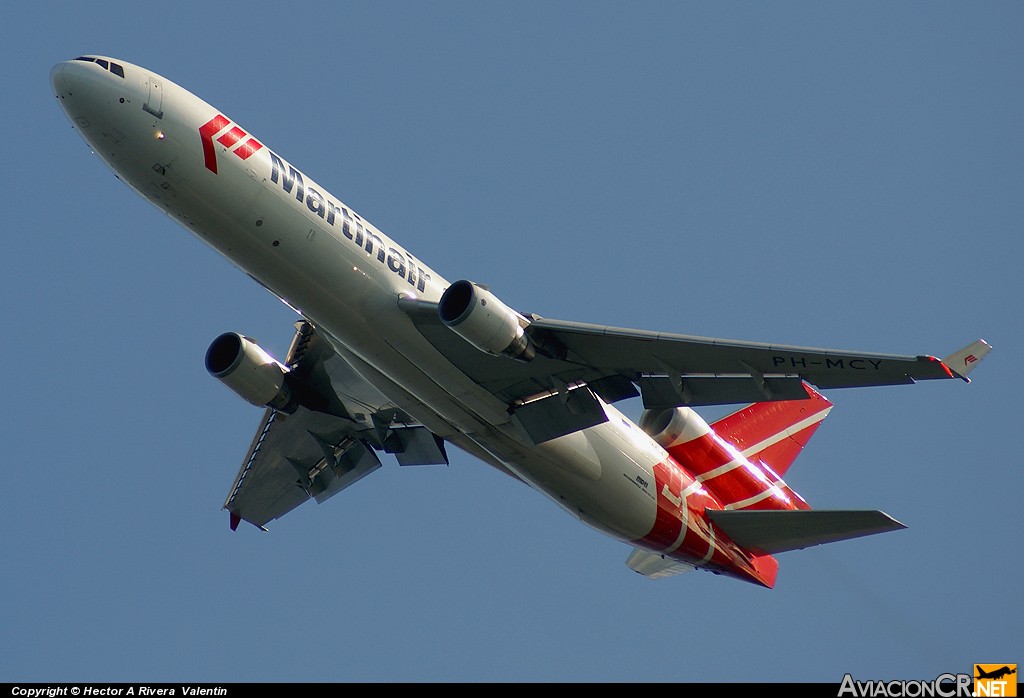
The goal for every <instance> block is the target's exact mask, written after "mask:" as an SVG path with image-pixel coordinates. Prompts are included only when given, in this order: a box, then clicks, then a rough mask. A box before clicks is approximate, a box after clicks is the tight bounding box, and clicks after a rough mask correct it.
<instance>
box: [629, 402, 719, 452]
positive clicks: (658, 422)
mask: <svg viewBox="0 0 1024 698" xmlns="http://www.w3.org/2000/svg"><path fill="white" fill-rule="evenodd" d="M639 426H640V428H641V429H642V430H643V431H645V432H646V433H647V435H648V436H650V437H651V438H652V439H654V440H655V441H657V442H658V445H659V446H661V447H662V448H665V449H668V448H671V447H672V446H674V445H675V444H678V443H683V442H685V441H692V440H693V439H696V438H698V437H701V436H704V435H705V434H707V433H708V432H710V431H711V427H709V426H708V423H707V422H705V421H704V418H703V417H701V416H700V415H699V414H697V413H696V412H694V411H693V410H692V409H690V408H689V407H669V408H664V409H656V410H644V411H643V414H641V415H640V422H639Z"/></svg>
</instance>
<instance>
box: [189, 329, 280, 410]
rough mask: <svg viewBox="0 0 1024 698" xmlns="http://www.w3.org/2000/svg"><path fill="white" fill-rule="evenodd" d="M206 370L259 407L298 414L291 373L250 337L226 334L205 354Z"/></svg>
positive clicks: (235, 333)
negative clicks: (290, 379) (289, 376)
mask: <svg viewBox="0 0 1024 698" xmlns="http://www.w3.org/2000/svg"><path fill="white" fill-rule="evenodd" d="M206 370H207V371H209V372H210V375H211V376H213V377H214V378H217V379H218V380H220V381H221V382H222V383H224V385H226V386H228V387H229V388H231V389H232V390H233V391H235V393H237V394H238V395H240V396H241V397H242V398H243V399H245V400H246V401H247V402H249V403H251V404H253V405H256V406H257V407H272V408H274V409H275V410H278V411H279V412H287V413H288V414H291V413H293V412H295V409H296V407H297V401H296V400H295V398H294V396H293V392H292V388H291V386H290V385H289V381H288V380H287V378H288V369H287V368H285V367H284V366H282V365H281V364H280V363H279V362H278V361H277V360H275V359H274V358H273V357H272V356H270V354H268V353H267V352H265V351H264V350H263V348H262V347H260V345H258V344H256V342H254V341H252V340H251V339H249V338H248V337H243V336H242V335H240V334H238V333H237V332H225V333H224V334H222V335H221V336H219V337H217V339H215V340H213V343H212V344H210V348H209V349H207V350H206Z"/></svg>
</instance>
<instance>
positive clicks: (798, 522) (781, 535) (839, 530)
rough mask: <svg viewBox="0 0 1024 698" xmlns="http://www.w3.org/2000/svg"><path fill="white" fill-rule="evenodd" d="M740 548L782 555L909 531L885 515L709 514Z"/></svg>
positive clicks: (828, 512)
mask: <svg viewBox="0 0 1024 698" xmlns="http://www.w3.org/2000/svg"><path fill="white" fill-rule="evenodd" d="M705 513H706V514H707V515H708V517H709V518H710V519H711V520H712V521H713V522H714V524H715V525H716V526H717V527H718V528H720V529H722V531H723V532H724V533H725V534H726V535H727V536H729V537H730V538H731V539H732V540H733V542H735V543H736V544H737V545H739V546H741V547H743V548H746V549H747V550H751V551H754V552H757V553H769V554H774V553H782V552H786V551H788V550H799V549H801V548H810V547H812V546H815V545H822V544H824V543H834V542H836V541H841V540H849V539H850V538H859V537H861V536H870V535H874V534H876V533H886V532H888V531H898V530H900V529H903V528H906V526H904V525H903V524H901V523H900V522H899V521H897V520H896V519H894V518H892V517H891V516H889V515H888V514H886V513H885V512H881V511H846V510H815V509H812V510H807V511H794V510H760V511H750V510H746V511H736V510H723V509H718V510H710V509H709V510H707V511H706V512H705Z"/></svg>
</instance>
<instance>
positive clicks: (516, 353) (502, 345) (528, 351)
mask: <svg viewBox="0 0 1024 698" xmlns="http://www.w3.org/2000/svg"><path fill="white" fill-rule="evenodd" d="M437 310H438V314H439V315H440V316H441V322H443V323H444V324H445V325H447V326H448V327H450V328H451V329H452V330H454V331H455V333H456V334H458V335H459V336H460V337H462V338H463V339H465V340H466V341H467V342H469V343H470V344H472V345H473V346H474V347H476V348H477V349H479V350H480V351H483V352H487V353H488V354H493V355H494V356H510V357H512V358H513V359H518V360H520V361H529V360H530V359H532V358H533V357H534V356H535V355H536V349H535V348H534V346H533V342H532V341H531V340H530V338H529V336H527V334H526V332H525V331H524V328H525V327H526V326H527V325H528V324H529V323H528V321H527V320H526V318H524V317H522V316H521V315H519V313H517V312H515V311H514V310H512V309H511V308H509V307H508V306H507V305H505V304H504V303H502V302H501V301H500V300H498V298H497V296H495V295H494V294H493V293H491V292H490V291H488V290H487V289H485V288H483V287H481V286H477V285H476V284H474V283H473V282H472V281H456V282H455V283H453V284H452V285H451V286H449V287H448V288H447V289H446V290H445V292H444V295H442V296H441V300H440V302H439V303H438V306H437Z"/></svg>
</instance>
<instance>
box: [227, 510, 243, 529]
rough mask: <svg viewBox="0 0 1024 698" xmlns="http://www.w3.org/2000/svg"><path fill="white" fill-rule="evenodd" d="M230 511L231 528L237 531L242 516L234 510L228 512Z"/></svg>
mask: <svg viewBox="0 0 1024 698" xmlns="http://www.w3.org/2000/svg"><path fill="white" fill-rule="evenodd" d="M228 513H229V514H230V519H229V522H228V523H229V525H230V526H231V530H232V531H237V530H238V524H239V523H240V522H241V520H242V517H241V516H239V515H238V514H236V513H235V512H233V511H232V512H228Z"/></svg>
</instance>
